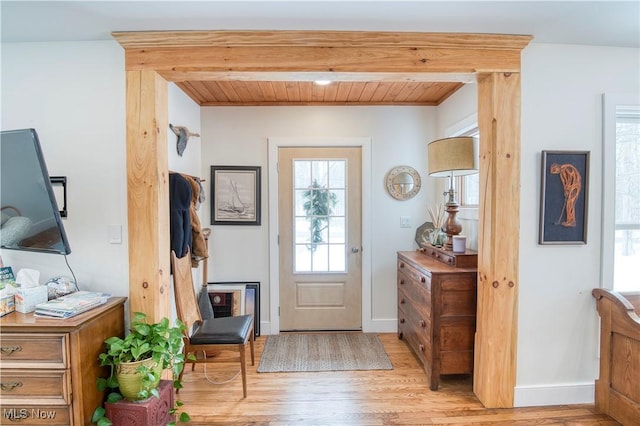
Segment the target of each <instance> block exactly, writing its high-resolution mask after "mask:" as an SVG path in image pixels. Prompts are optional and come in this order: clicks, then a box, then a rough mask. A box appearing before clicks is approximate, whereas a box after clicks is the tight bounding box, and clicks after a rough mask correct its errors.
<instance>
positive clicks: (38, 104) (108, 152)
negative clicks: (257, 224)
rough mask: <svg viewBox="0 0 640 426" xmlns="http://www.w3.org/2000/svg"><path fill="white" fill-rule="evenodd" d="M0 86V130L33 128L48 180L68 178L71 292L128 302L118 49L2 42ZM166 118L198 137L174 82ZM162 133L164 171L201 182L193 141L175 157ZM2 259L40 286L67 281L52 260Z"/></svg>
mask: <svg viewBox="0 0 640 426" xmlns="http://www.w3.org/2000/svg"><path fill="white" fill-rule="evenodd" d="M61 58H64V60H61ZM1 83H2V86H1V88H2V94H1V96H2V97H1V100H2V110H1V120H2V121H1V128H2V130H10V129H19V128H26V127H33V128H35V129H36V131H37V132H38V135H39V136H40V143H41V145H42V150H43V152H44V156H45V161H46V163H47V167H48V169H49V173H50V174H51V175H61V176H67V182H68V192H67V204H68V209H69V216H68V217H67V218H66V219H63V223H64V227H65V230H66V232H67V236H68V237H69V241H70V245H71V254H70V255H69V256H68V261H69V265H70V267H71V268H72V270H73V272H74V274H75V276H76V278H77V280H78V285H79V287H80V288H81V289H83V290H93V291H104V292H110V293H111V294H113V295H114V296H128V295H129V259H128V240H127V186H126V185H127V172H126V130H125V73H124V51H123V49H122V48H121V47H120V45H119V44H118V43H117V42H115V41H109V42H83V43H3V44H2V73H1ZM169 120H170V122H172V123H175V124H180V125H186V126H187V127H189V129H190V130H192V131H193V132H196V133H197V132H199V131H200V107H199V106H198V105H197V104H195V102H193V101H192V100H191V99H190V98H189V97H187V96H186V95H185V94H184V93H183V92H182V91H181V90H179V89H178V88H177V87H176V86H175V85H174V84H170V85H169ZM167 131H168V135H169V136H168V143H169V167H170V169H172V170H175V171H179V172H184V173H188V174H193V175H199V174H200V151H201V149H200V146H201V144H200V139H199V138H191V140H190V141H189V144H188V146H187V149H186V150H185V153H184V155H183V157H179V156H178V154H177V152H176V148H175V146H176V145H175V141H176V136H175V135H174V134H173V132H171V130H169V129H167ZM109 225H117V226H121V227H122V243H121V244H111V243H109V242H108V236H109V235H108V229H109ZM1 255H2V259H3V261H4V263H5V264H6V265H9V266H12V267H13V269H14V271H15V272H17V271H18V270H19V269H21V268H31V269H37V270H39V271H40V273H41V275H40V281H41V283H42V284H44V283H46V281H47V280H48V279H50V278H52V277H54V276H59V275H65V276H71V273H70V271H69V269H68V268H67V265H66V263H65V259H64V257H63V256H60V255H53V254H42V253H29V252H21V251H15V250H5V249H3V250H2V251H1ZM198 271H199V270H194V273H198ZM127 306H128V305H127Z"/></svg>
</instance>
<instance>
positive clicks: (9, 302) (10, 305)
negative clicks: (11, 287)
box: [0, 294, 16, 317]
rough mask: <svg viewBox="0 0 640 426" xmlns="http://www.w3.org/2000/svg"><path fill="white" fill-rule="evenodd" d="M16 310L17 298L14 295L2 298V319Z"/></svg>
mask: <svg viewBox="0 0 640 426" xmlns="http://www.w3.org/2000/svg"><path fill="white" fill-rule="evenodd" d="M15 310H16V304H15V298H14V296H13V294H7V295H4V296H0V317H3V316H5V315H7V314H10V313H11V312H13V311H15Z"/></svg>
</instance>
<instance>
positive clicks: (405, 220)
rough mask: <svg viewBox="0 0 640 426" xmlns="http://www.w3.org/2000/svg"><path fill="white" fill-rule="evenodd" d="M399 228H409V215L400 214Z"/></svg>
mask: <svg viewBox="0 0 640 426" xmlns="http://www.w3.org/2000/svg"><path fill="white" fill-rule="evenodd" d="M400 228H411V217H410V216H400Z"/></svg>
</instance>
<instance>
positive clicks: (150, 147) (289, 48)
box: [113, 31, 532, 407]
mask: <svg viewBox="0 0 640 426" xmlns="http://www.w3.org/2000/svg"><path fill="white" fill-rule="evenodd" d="M113 37H114V38H115V39H116V40H117V41H118V42H119V43H120V44H121V45H122V46H123V47H124V48H125V61H126V65H125V67H126V70H127V76H128V78H127V176H128V194H129V195H128V201H129V204H128V210H129V269H130V278H131V285H130V290H129V293H130V300H131V310H132V311H134V310H141V311H143V312H147V313H151V315H150V316H151V317H152V318H153V319H157V317H158V316H168V315H169V314H170V309H169V306H170V305H169V303H168V300H169V297H170V296H169V294H170V292H169V291H168V282H169V269H168V263H169V262H168V259H169V228H168V226H169V225H168V214H169V213H168V199H167V197H168V195H166V194H167V182H166V180H167V174H166V173H167V167H168V166H167V147H166V131H162V130H161V129H166V128H167V126H168V123H167V96H166V92H167V87H166V86H167V85H166V81H186V79H188V78H189V75H190V73H201V74H200V76H201V77H202V76H206V77H207V78H217V77H216V76H219V75H220V73H226V74H227V75H233V74H234V73H248V74H247V75H249V74H251V73H262V72H265V73H273V72H278V73H294V74H295V73H317V72H324V73H350V74H354V75H357V74H363V73H390V74H396V73H397V74H402V73H409V74H416V75H419V76H420V78H427V77H428V76H429V75H437V76H440V78H442V76H443V75H444V74H451V78H454V79H455V78H465V79H469V78H474V79H475V78H476V77H477V76H479V78H478V80H479V82H478V109H479V111H478V117H479V125H480V134H481V138H480V152H481V169H480V180H481V182H482V183H481V187H480V190H481V194H483V198H482V203H481V208H480V219H479V222H480V228H479V235H478V246H479V250H478V251H479V259H478V325H477V334H476V342H475V347H476V355H475V370H476V372H475V373H474V378H475V380H474V392H475V393H476V395H477V396H478V398H479V399H480V401H481V402H482V403H483V404H484V405H485V406H486V407H512V406H513V396H514V387H515V377H516V350H517V303H518V284H519V281H518V248H519V233H520V230H519V227H520V215H519V197H520V186H519V173H520V109H521V108H520V74H519V72H520V55H521V50H522V49H523V48H524V47H525V46H526V45H527V44H528V43H529V42H530V41H531V39H532V37H530V36H514V35H496V34H454V33H451V34H449V33H424V34H423V33H380V32H317V31H310V32H305V31H195V32H193V31H190V32H175V31H169V32H157V31H155V32H135V33H120V32H116V33H113ZM136 75H140V76H141V78H142V82H141V84H138V85H134V84H130V83H129V76H131V77H132V78H131V80H132V82H133V81H134V78H133V77H135V76H136ZM425 76H426V77H425ZM135 78H138V77H135ZM161 81H162V82H163V83H162V84H160V82H161ZM454 81H458V80H454ZM145 283H146V286H145ZM496 283H497V285H495V284H496Z"/></svg>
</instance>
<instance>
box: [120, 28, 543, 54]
mask: <svg viewBox="0 0 640 426" xmlns="http://www.w3.org/2000/svg"><path fill="white" fill-rule="evenodd" d="M111 35H112V37H113V38H115V39H116V40H117V41H118V43H120V45H121V46H122V47H124V48H125V49H132V48H136V49H149V48H162V47H180V48H184V47H208V46H222V47H232V46H246V47H295V46H302V47H373V46H377V47H395V48H397V47H446V48H476V49H500V50H515V51H517V52H520V51H521V50H522V49H524V48H525V47H526V46H527V45H528V44H529V43H530V42H531V40H532V39H533V37H532V36H530V35H505V34H474V33H417V32H371V31H133V32H132V31H128V32H127V31H114V32H112V33H111Z"/></svg>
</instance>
